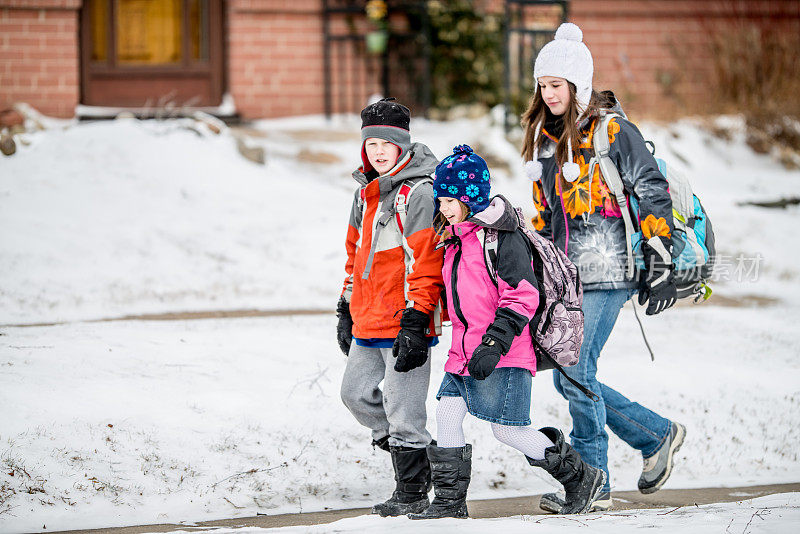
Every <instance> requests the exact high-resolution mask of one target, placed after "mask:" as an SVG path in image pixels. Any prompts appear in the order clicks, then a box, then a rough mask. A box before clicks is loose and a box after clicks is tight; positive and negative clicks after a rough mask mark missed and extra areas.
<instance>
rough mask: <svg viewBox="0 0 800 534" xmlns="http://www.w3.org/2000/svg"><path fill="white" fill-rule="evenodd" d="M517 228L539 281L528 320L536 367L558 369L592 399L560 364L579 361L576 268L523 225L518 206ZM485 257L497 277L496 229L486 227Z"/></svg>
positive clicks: (580, 290) (580, 337) (580, 317)
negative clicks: (529, 252)
mask: <svg viewBox="0 0 800 534" xmlns="http://www.w3.org/2000/svg"><path fill="white" fill-rule="evenodd" d="M514 211H515V213H516V215H517V219H518V224H519V226H518V228H517V230H516V231H518V232H522V233H523V234H525V237H526V238H527V241H528V243H529V244H530V251H531V256H532V265H533V270H534V273H535V274H536V280H537V281H538V283H539V287H538V288H537V289H538V290H539V304H538V306H537V308H536V315H534V316H533V319H531V321H530V323H529V325H528V326H529V328H530V330H531V338H532V339H533V345H534V347H535V352H536V370H537V371H541V370H546V369H554V368H555V369H557V370H558V372H560V373H561V374H562V375H564V376H565V377H566V378H567V380H569V381H570V382H572V383H573V384H574V385H575V386H576V387H577V388H578V389H580V390H581V391H583V393H584V394H585V395H586V396H588V397H590V398H593V399H597V396H596V395H595V394H594V393H592V392H591V391H589V390H588V389H587V388H586V387H584V386H583V385H582V384H580V383H578V382H576V381H575V380H573V379H572V378H571V377H569V376H567V374H566V373H564V370H563V367H570V366H573V365H575V364H576V363H578V357H579V355H580V352H581V344H582V343H583V310H582V305H583V287H582V286H581V281H580V277H579V275H578V268H577V267H575V265H574V264H573V263H572V262H571V261H570V260H569V258H567V256H566V254H564V253H563V252H562V251H561V250H559V249H558V248H557V247H556V246H555V244H554V243H553V242H552V241H550V240H549V239H546V238H544V237H542V236H541V235H539V234H538V233H537V232H535V231H533V230H530V229H528V228H527V227H526V226H525V222H524V221H525V219H524V217H523V215H522V211H521V210H520V209H519V208H514ZM484 230H485V237H484V240H483V252H484V259H485V260H486V267H487V269H488V271H489V275H490V277H491V278H492V280H493V281H495V283H497V282H496V280H497V274H496V273H497V265H496V261H497V245H498V240H497V232H498V230H496V229H494V228H485V229H484Z"/></svg>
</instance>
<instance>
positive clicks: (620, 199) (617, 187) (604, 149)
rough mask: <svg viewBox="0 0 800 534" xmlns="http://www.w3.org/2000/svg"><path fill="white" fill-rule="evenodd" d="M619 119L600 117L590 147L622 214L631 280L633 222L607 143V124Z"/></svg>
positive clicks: (633, 265) (632, 273)
mask: <svg viewBox="0 0 800 534" xmlns="http://www.w3.org/2000/svg"><path fill="white" fill-rule="evenodd" d="M616 117H619V115H617V114H616V113H606V114H604V115H601V116H600V119H599V120H598V121H597V127H596V128H595V131H594V134H593V135H592V145H593V147H594V154H595V158H597V163H598V165H600V173H601V174H602V175H603V180H605V182H606V185H607V186H608V188H609V189H610V190H611V192H612V193H613V194H614V197H615V198H616V200H617V204H618V205H619V210H620V211H621V212H622V220H623V222H624V223H625V248H626V250H627V254H628V263H627V267H626V276H627V278H628V279H629V280H633V277H634V267H635V263H634V260H633V248H632V245H631V238H632V236H633V233H634V226H633V220H632V219H631V212H630V209H628V197H627V196H625V186H624V184H623V183H622V178H621V177H620V175H619V170H618V169H617V166H616V165H614V161H613V160H612V159H611V154H610V152H611V144H610V143H609V141H608V124H609V123H610V122H611V119H614V118H616Z"/></svg>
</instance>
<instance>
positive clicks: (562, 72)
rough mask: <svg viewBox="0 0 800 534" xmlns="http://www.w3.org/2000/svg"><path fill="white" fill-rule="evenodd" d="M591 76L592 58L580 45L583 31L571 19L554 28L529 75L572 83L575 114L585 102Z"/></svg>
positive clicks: (588, 96)
mask: <svg viewBox="0 0 800 534" xmlns="http://www.w3.org/2000/svg"><path fill="white" fill-rule="evenodd" d="M593 75H594V61H593V60H592V54H591V52H589V49H588V48H586V45H585V44H583V32H582V31H581V29H580V28H579V27H578V26H576V25H575V24H572V23H571V22H565V23H564V24H562V25H561V26H559V27H558V30H556V37H555V39H553V40H552V41H550V42H549V43H547V44H546V45H544V46H543V47H542V49H541V51H539V55H537V56H536V63H534V65H533V78H534V80H536V81H537V82H538V80H539V78H541V77H542V76H554V77H556V78H564V79H565V80H567V81H569V82H572V84H573V85H574V86H575V92H576V93H577V104H578V115H581V114H582V113H583V112H584V111H585V110H586V107H587V106H588V105H589V99H590V98H591V97H592V76H593Z"/></svg>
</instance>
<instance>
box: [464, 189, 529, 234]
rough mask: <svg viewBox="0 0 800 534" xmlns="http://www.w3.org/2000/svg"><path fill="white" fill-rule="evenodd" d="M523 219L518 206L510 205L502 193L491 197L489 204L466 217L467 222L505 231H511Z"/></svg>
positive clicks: (521, 223) (519, 224) (521, 222)
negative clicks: (478, 211)
mask: <svg viewBox="0 0 800 534" xmlns="http://www.w3.org/2000/svg"><path fill="white" fill-rule="evenodd" d="M523 221H524V219H523V217H522V212H521V211H520V209H519V208H515V207H514V206H512V205H511V202H509V201H508V200H507V199H506V198H505V197H504V196H503V195H495V196H494V197H492V200H491V202H489V206H488V207H487V208H486V209H485V210H483V211H481V212H480V213H476V214H475V215H473V216H472V217H470V218H469V219H468V222H471V223H475V224H477V225H478V226H483V227H484V228H495V229H497V230H503V231H506V232H513V231H514V230H516V229H517V228H519V227H520V226H521V225H523V224H524V223H523Z"/></svg>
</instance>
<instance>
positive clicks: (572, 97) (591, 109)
mask: <svg viewBox="0 0 800 534" xmlns="http://www.w3.org/2000/svg"><path fill="white" fill-rule="evenodd" d="M567 85H568V86H569V104H568V105H567V110H566V111H565V112H564V114H563V115H562V117H563V119H564V131H563V132H562V133H561V137H560V138H559V139H558V143H557V144H556V162H557V163H558V166H559V167H560V166H561V165H563V164H564V162H565V161H568V160H569V154H567V146H568V143H567V141H568V140H569V139H570V138H571V139H572V149H573V151H577V150H578V147H579V146H580V144H581V140H582V138H583V135H584V134H583V132H582V131H581V130H579V129H578V119H579V117H578V100H577V93H576V92H575V86H574V85H573V84H572V82H567ZM608 105H609V101H608V98H607V97H606V95H605V92H603V93H598V92H597V91H594V90H593V91H592V96H591V98H590V99H589V105H588V106H587V107H586V110H585V111H584V112H583V114H581V116H580V119H583V118H585V117H590V116H592V115H596V114H597V113H598V110H599V109H600V108H601V107H607V106H608ZM546 110H547V104H545V102H544V99H543V98H542V89H541V87H539V84H538V83H537V84H536V91H535V92H534V93H533V97H531V100H530V103H529V104H528V109H526V110H525V112H524V113H523V114H522V117H521V120H520V123H521V124H522V127H523V129H524V130H525V140H524V141H523V143H522V157H523V159H524V160H525V161H530V160H532V159H533V150H534V148H537V147H538V148H540V149H541V147H542V145H543V144H544V136H543V135H541V134H540V135H539V139H538V140H537V142H536V145H537V147H534V144H533V139H534V137H535V135H536V129H537V127H538V126H539V124H540V123H543V122H544V120H545V117H546V116H547V111H546Z"/></svg>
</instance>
